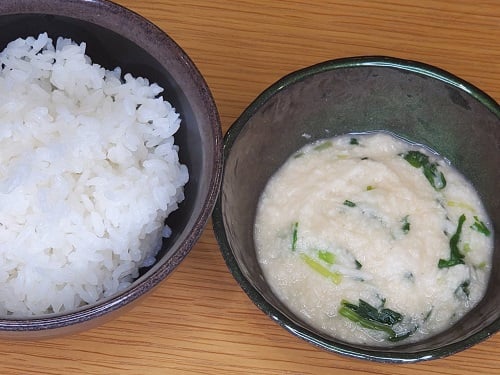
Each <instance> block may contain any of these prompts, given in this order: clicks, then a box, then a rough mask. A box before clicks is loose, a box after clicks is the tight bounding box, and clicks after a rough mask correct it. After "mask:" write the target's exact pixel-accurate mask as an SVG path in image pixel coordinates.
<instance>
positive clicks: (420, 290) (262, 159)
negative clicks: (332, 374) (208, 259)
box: [213, 56, 500, 363]
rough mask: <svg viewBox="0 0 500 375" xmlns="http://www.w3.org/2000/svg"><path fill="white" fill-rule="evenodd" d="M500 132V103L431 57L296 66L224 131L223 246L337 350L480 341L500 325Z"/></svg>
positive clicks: (310, 336) (456, 346) (268, 302)
mask: <svg viewBox="0 0 500 375" xmlns="http://www.w3.org/2000/svg"><path fill="white" fill-rule="evenodd" d="M499 142H500V106H499V105H498V103H497V102H496V101H495V100H494V99H493V98H491V97H490V96H488V95H487V94H486V93H484V92H483V91H481V90H480V89H478V88H477V87H474V86H473V85H471V84H470V83H468V82H465V81H464V80H462V79H460V78H459V77H457V76H454V75H453V74H451V73H448V72H445V71H443V70H442V69H439V68H437V67H433V66H429V65H427V64H425V63H421V62H416V61H408V60H402V59H398V58H393V57H380V56H366V57H353V58H344V59H338V60H331V61H325V62H322V63H319V64H317V65H313V66H310V67H306V68H303V69H301V70H298V71H296V72H293V73H290V74H289V75H287V76H285V77H283V78H282V79H280V80H279V81H277V82H276V83H274V84H273V85H271V86H270V87H269V88H268V89H266V90H265V91H264V92H263V93H262V94H260V95H259V96H258V97H257V98H256V99H255V100H254V101H253V102H252V103H251V104H250V105H249V106H248V108H247V109H246V110H245V111H244V112H243V113H242V114H241V116H240V117H239V118H238V119H237V120H236V121H235V123H234V124H233V125H232V126H231V127H230V129H229V130H228V132H227V133H226V135H225V138H224V174H223V181H222V186H221V193H220V195H219V199H218V201H217V203H216V205H215V209H214V212H213V225H214V231H215V235H216V238H217V240H218V242H219V244H220V247H221V251H222V255H223V257H224V259H225V261H226V263H227V266H228V268H229V270H230V271H231V273H232V274H233V276H234V278H235V279H236V280H237V282H238V283H239V284H240V286H241V287H242V289H243V290H244V291H245V292H246V293H247V295H248V296H249V298H250V299H251V300H252V302H254V303H255V305H256V306H257V307H258V308H259V309H260V310H262V312H263V313H265V314H266V315H268V316H269V317H270V318H271V319H272V320H273V321H275V322H276V323H278V324H279V325H280V326H281V327H283V328H284V329H285V330H287V331H288V332H290V333H291V334H293V335H295V336H297V337H298V338H300V339H303V340H305V341H307V342H308V343H311V344H312V345H314V346H317V347H319V348H321V349H324V350H326V351H330V352H332V353H335V354H340V355H345V356H348V357H352V358H358V359H365V360H371V361H379V362H390V363H410V362H417V361H424V360H430V359H436V358H441V357H445V356H448V355H451V354H454V353H456V352H459V351H461V350H464V349H467V348H469V347H470V346H472V345H475V344H477V343H479V342H481V341H483V340H485V339H487V338H488V337H490V336H492V335H494V334H496V333H497V332H498V331H499V329H500V310H499V309H498V306H499V303H500V272H499V267H500V239H499V236H498V232H496V233H495V230H497V231H498V226H499V224H500V200H499V198H498V184H499V183H500V171H499V169H498V165H499V163H500V153H499ZM249 149H251V150H252V152H251V153H249V152H248V150H249ZM255 155H259V158H258V161H256V157H255Z"/></svg>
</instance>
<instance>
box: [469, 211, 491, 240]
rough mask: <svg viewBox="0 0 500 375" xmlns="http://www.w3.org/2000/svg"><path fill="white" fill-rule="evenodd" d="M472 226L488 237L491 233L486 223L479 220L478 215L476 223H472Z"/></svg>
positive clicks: (475, 218)
mask: <svg viewBox="0 0 500 375" xmlns="http://www.w3.org/2000/svg"><path fill="white" fill-rule="evenodd" d="M470 227H471V228H472V229H474V230H476V231H478V232H479V233H482V234H484V235H485V236H487V237H488V236H489V235H490V234H491V232H490V230H489V229H488V227H487V226H486V224H484V223H483V222H482V221H481V220H479V219H478V217H477V216H474V224H472V225H471V226H470Z"/></svg>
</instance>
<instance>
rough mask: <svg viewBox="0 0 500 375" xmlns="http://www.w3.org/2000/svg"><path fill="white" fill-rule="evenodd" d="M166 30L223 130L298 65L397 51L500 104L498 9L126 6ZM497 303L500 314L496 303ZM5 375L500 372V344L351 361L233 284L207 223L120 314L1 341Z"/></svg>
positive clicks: (158, 1)
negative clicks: (414, 359)
mask: <svg viewBox="0 0 500 375" xmlns="http://www.w3.org/2000/svg"><path fill="white" fill-rule="evenodd" d="M118 2H119V3H120V4H122V5H124V6H126V7H128V8H130V9H133V10H134V11H136V12H138V13H139V14H141V15H143V16H145V17H146V18H148V19H149V20H151V21H152V22H154V23H155V24H156V25H158V26H159V27H160V28H162V29H163V30H164V31H166V32H167V33H168V34H169V35H170V36H171V37H172V38H174V40H176V41H177V42H178V43H179V44H180V45H181V47H183V48H184V49H185V50H186V52H187V53H188V54H189V55H190V56H191V58H192V59H193V60H194V62H195V63H196V64H197V66H198V67H199V69H200V70H201V72H202V73H203V74H204V76H205V77H206V80H207V82H208V84H209V86H210V88H211V90H212V92H213V95H214V97H215V100H216V102H217V105H218V108H219V111H220V116H221V120H222V126H223V131H224V132H225V131H226V130H227V129H228V128H229V126H230V125H231V124H232V123H233V121H234V120H235V119H236V118H237V117H238V115H239V114H240V113H241V112H242V111H243V110H244V108H245V107H246V106H247V105H248V104H249V103H250V102H251V101H252V100H253V99H254V98H255V97H256V96H257V95H258V94H259V93H260V92H261V91H262V90H264V89H265V88H266V87H267V86H269V85H270V84H272V83H273V82H275V81H276V80H277V79H278V78H280V77H282V76H283V75H285V74H286V73H289V72H291V71H293V70H296V69H298V68H302V67H305V66H308V65H311V64H314V63H318V62H321V61H324V60H329V59H333V58H339V57H345V56H354V55H389V56H395V57H401V58H408V59H414V60H420V61H423V62H426V63H429V64H433V65H436V66H439V67H441V68H444V69H446V70H448V71H450V72H452V73H454V74H456V75H458V76H460V77H461V78H464V79H466V80H468V81H469V82H471V83H472V84H474V85H476V86H478V87H480V88H481V89H483V90H484V91H486V92H487V93H488V94H490V95H491V96H492V97H493V98H494V99H496V100H497V101H499V100H500V2H499V1H498V0H489V1H470V0H435V1H434V0H418V1H415V0H407V1H405V0H385V1H383V0H366V1H361V0H337V1H324V0H302V1H299V0H289V1H280V0H246V1H240V0H217V1H215V0H201V1H197V0H181V1H179V0H177V1H173V0H143V1H133V0H119V1H118ZM499 308H500V307H499ZM0 355H1V358H2V359H1V362H0V374H28V373H33V374H35V373H36V374H71V373H75V374H76V373H78V374H151V375H153V374H326V373H335V374H358V373H362V372H365V373H376V374H409V375H417V374H430V375H432V374H470V373H475V374H488V375H492V374H500V335H498V334H497V335H495V336H493V337H492V338H490V339H489V340H487V341H485V342H483V343H481V344H479V345H477V346H476V347H474V348H472V349H469V350H466V351H464V352H461V353H459V354H456V355H454V356H451V357H448V358H446V359H441V360H435V361H430V362H423V363H418V364H411V365H387V364H378V363H371V362H365V361H360V360H354V359H349V358H344V357H341V356H339V355H335V354H331V353H327V352H324V351H322V350H319V349H316V348H315V347H312V346H311V345H309V344H307V343H305V342H303V341H302V340H299V339H297V338H295V337H293V336H291V335H290V334H288V333H287V332H285V331H284V330H283V329H282V328H280V327H279V326H278V325H277V324H275V323H274V322H272V321H271V320H270V319H269V318H267V317H266V316H265V315H264V314H263V313H261V312H260V310H258V309H257V307H255V306H254V305H253V304H252V302H251V301H250V300H249V299H248V298H247V296H246V295H245V293H244V292H243V291H242V290H241V289H240V287H239V286H238V285H237V283H236V282H235V281H234V279H233V278H232V276H231V275H230V273H229V271H228V270H227V268H226V265H225V263H224V261H223V259H222V257H221V254H220V252H219V248H218V245H217V243H216V241H215V238H214V235H213V231H212V226H211V223H208V225H207V228H206V230H205V232H204V233H203V236H202V237H201V239H200V241H199V242H198V244H197V245H196V246H195V248H194V249H193V250H192V252H191V253H190V255H189V256H188V257H187V259H186V260H185V262H184V263H183V264H182V265H181V266H180V267H179V268H178V270H177V271H176V272H175V273H174V274H173V275H172V276H171V277H170V278H169V279H168V280H166V281H165V282H164V283H162V284H161V285H160V286H159V287H158V288H157V289H156V290H155V291H154V292H153V293H152V294H151V295H150V296H148V297H147V298H146V299H145V300H143V301H142V303H140V304H139V305H138V306H137V307H135V308H134V309H133V310H132V311H130V312H127V313H126V314H124V315H123V316H122V317H121V318H118V319H117V320H114V321H112V322H110V323H107V324H105V325H103V326H101V327H98V328H96V329H93V330H91V331H88V332H85V333H82V334H78V335H74V336H69V337H64V338H57V339H50V340H46V341H40V342H10V341H2V342H0Z"/></svg>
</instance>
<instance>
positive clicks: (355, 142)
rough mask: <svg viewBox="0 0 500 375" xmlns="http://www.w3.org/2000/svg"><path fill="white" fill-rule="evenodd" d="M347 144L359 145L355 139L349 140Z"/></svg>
mask: <svg viewBox="0 0 500 375" xmlns="http://www.w3.org/2000/svg"><path fill="white" fill-rule="evenodd" d="M349 144H351V145H359V142H358V140H357V139H356V138H351V140H350V141H349Z"/></svg>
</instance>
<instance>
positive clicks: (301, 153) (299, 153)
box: [293, 152, 304, 159]
mask: <svg viewBox="0 0 500 375" xmlns="http://www.w3.org/2000/svg"><path fill="white" fill-rule="evenodd" d="M302 156H304V153H303V152H297V153H296V154H295V155H293V158H294V159H298V158H300V157H302Z"/></svg>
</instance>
